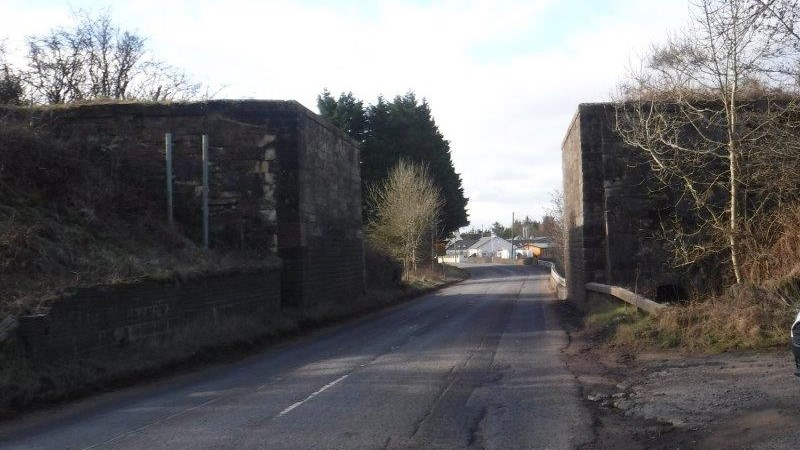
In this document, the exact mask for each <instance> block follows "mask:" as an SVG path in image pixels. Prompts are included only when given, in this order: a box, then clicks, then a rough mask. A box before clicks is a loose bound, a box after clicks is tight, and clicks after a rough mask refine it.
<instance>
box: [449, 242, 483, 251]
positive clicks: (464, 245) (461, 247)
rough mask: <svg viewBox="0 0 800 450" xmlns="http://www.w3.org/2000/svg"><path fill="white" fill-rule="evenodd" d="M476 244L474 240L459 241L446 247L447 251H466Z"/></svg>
mask: <svg viewBox="0 0 800 450" xmlns="http://www.w3.org/2000/svg"><path fill="white" fill-rule="evenodd" d="M475 242H477V240H475V239H459V240H457V241H455V242H453V243H452V244H450V245H448V246H447V250H466V249H468V248H470V247H471V246H472V244H474V243H475Z"/></svg>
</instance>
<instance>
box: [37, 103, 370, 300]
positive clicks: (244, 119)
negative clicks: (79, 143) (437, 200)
mask: <svg viewBox="0 0 800 450" xmlns="http://www.w3.org/2000/svg"><path fill="white" fill-rule="evenodd" d="M41 116H42V120H45V121H46V122H47V123H49V124H50V125H51V126H52V127H54V128H55V129H56V130H57V131H58V132H59V134H60V135H61V136H63V137H65V138H76V137H77V138H82V139H96V140H100V142H101V143H102V144H103V145H104V146H105V147H107V148H108V149H109V151H112V152H113V151H120V152H123V151H124V152H128V153H129V154H134V155H136V156H138V157H140V158H141V159H142V160H143V161H145V162H146V163H147V164H146V166H147V167H148V169H147V171H146V172H147V173H143V174H142V179H143V183H146V182H148V180H150V181H153V182H152V183H151V184H152V185H153V186H164V180H165V178H164V166H163V160H164V134H165V133H167V132H170V133H172V135H173V141H174V162H173V167H174V169H173V171H174V178H175V205H176V220H177V221H178V223H179V224H180V225H181V227H182V230H185V231H186V233H188V234H189V235H191V236H193V237H195V238H196V239H197V240H199V230H200V225H201V214H200V197H201V193H202V191H201V184H200V183H201V178H200V176H201V170H200V164H201V160H200V136H201V135H202V134H208V135H209V140H210V153H211V156H210V159H211V175H212V176H211V187H210V191H211V192H210V203H211V207H212V209H211V242H212V246H217V247H232V248H236V247H242V248H247V249H249V250H254V249H255V250H261V251H273V252H277V253H278V255H279V257H280V258H281V259H282V260H283V270H282V277H281V278H282V279H281V285H282V289H283V297H282V300H283V302H284V304H287V305H299V306H307V305H310V304H314V303H319V302H325V301H334V302H338V301H346V300H347V299H350V298H353V297H356V296H359V295H361V294H362V293H363V291H364V288H365V284H364V255H363V234H362V228H361V187H360V183H361V180H360V172H359V148H358V144H357V143H356V142H354V141H352V140H351V139H350V138H349V137H348V136H347V135H345V134H344V133H342V132H341V131H340V130H338V129H337V128H336V127H334V126H333V125H331V124H330V123H328V122H327V121H325V120H324V119H322V118H321V117H319V116H317V115H316V114H314V113H312V112H311V111H309V110H308V109H306V108H305V107H303V106H302V105H300V104H299V103H297V102H294V101H261V100H247V101H226V100H219V101H210V102H198V103H176V104H143V103H131V104H106V105H82V106H75V107H59V108H52V109H45V110H43V111H42V112H41Z"/></svg>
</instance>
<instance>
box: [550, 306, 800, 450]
mask: <svg viewBox="0 0 800 450" xmlns="http://www.w3.org/2000/svg"><path fill="white" fill-rule="evenodd" d="M559 310H560V312H561V313H562V317H564V318H565V320H564V324H565V327H566V328H567V331H568V333H569V334H570V337H571V339H570V345H569V346H568V347H567V348H566V349H564V357H565V360H566V363H567V366H568V367H569V369H570V370H571V371H572V372H573V374H575V376H576V379H577V380H578V382H579V383H580V386H581V389H582V393H583V397H584V401H585V403H586V404H587V406H588V407H589V408H590V410H591V411H592V414H593V416H594V433H595V439H594V441H593V442H591V443H589V444H587V445H585V446H584V447H583V448H586V449H600V448H632V449H637V448H642V449H645V448H646V449H667V448H669V449H672V448H726V449H727V448H730V449H751V448H752V449H783V448H800V408H798V406H800V378H796V377H794V376H793V372H794V363H793V360H792V358H791V355H790V353H789V352H788V350H787V351H769V352H746V353H722V354H717V355H699V354H690V353H687V352H685V351H680V350H668V351H664V350H646V349H637V350H636V351H635V352H634V351H632V350H631V349H630V348H629V347H622V346H616V347H614V346H609V345H606V344H605V342H604V340H603V336H601V335H600V334H599V333H598V332H597V331H596V330H595V331H593V332H587V331H586V330H585V329H584V328H583V327H582V320H581V314H580V313H579V312H578V311H577V310H575V309H573V308H571V307H570V306H569V304H562V305H560V306H559Z"/></svg>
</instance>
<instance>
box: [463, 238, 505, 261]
mask: <svg viewBox="0 0 800 450" xmlns="http://www.w3.org/2000/svg"><path fill="white" fill-rule="evenodd" d="M467 256H481V257H492V256H494V257H497V258H508V257H510V256H511V242H509V241H507V240H505V239H503V238H501V237H497V236H485V237H482V238H480V239H478V241H477V242H475V243H474V244H472V245H471V246H470V247H469V248H468V249H467Z"/></svg>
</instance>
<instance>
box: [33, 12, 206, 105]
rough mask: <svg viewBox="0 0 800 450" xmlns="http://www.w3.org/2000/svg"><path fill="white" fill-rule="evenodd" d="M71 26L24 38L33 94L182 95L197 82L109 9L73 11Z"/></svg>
mask: <svg viewBox="0 0 800 450" xmlns="http://www.w3.org/2000/svg"><path fill="white" fill-rule="evenodd" d="M74 18H75V21H76V24H75V26H74V27H72V28H64V27H59V28H55V29H53V30H51V31H50V32H48V33H47V34H44V35H41V36H31V37H29V38H28V69H27V71H26V73H25V77H24V80H25V81H26V82H27V84H28V85H29V87H30V89H31V92H32V94H33V96H34V97H35V100H38V101H41V102H47V103H66V102H72V101H80V100H95V99H113V100H122V99H145V100H187V99H191V98H195V97H196V96H197V95H198V93H199V92H200V84H199V83H196V82H193V81H191V80H190V79H189V77H188V76H187V75H186V74H185V73H184V72H182V71H180V70H178V69H176V68H174V67H173V66H171V65H169V64H166V63H164V62H161V61H158V60H156V59H154V58H153V57H152V56H151V55H150V54H149V52H148V51H147V48H146V45H145V44H146V40H145V38H143V37H141V36H139V35H138V34H136V33H134V32H131V31H127V30H123V29H121V28H120V27H119V26H117V25H116V24H115V23H114V22H113V20H112V18H111V15H110V13H109V12H108V11H105V12H101V13H99V14H94V15H93V14H91V13H89V12H86V11H78V12H76V13H75V14H74Z"/></svg>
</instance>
